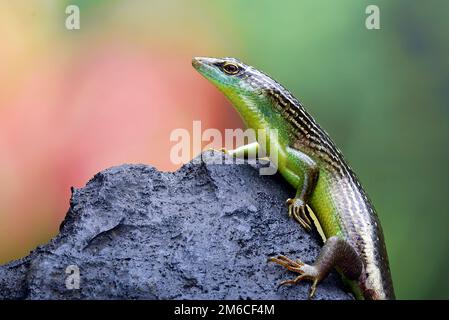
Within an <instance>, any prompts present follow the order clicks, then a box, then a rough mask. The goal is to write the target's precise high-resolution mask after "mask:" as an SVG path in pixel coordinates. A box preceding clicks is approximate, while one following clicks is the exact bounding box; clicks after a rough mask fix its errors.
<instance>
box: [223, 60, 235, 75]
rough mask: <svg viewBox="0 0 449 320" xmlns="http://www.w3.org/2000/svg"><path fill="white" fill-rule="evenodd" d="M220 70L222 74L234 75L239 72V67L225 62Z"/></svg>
mask: <svg viewBox="0 0 449 320" xmlns="http://www.w3.org/2000/svg"><path fill="white" fill-rule="evenodd" d="M221 68H222V69H223V71H224V72H226V73H227V74H231V75H235V74H237V73H239V72H240V68H239V66H238V65H236V64H234V63H231V62H226V63H225V64H223V66H222V67H221Z"/></svg>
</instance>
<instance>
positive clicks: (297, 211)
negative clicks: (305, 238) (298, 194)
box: [286, 198, 312, 232]
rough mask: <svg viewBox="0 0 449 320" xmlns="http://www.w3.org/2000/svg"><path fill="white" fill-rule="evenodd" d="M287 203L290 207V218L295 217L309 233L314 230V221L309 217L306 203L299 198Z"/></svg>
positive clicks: (288, 200)
mask: <svg viewBox="0 0 449 320" xmlns="http://www.w3.org/2000/svg"><path fill="white" fill-rule="evenodd" d="M286 203H287V205H288V216H289V217H291V216H293V218H295V220H296V221H298V222H299V224H300V225H301V226H302V227H303V228H304V229H305V230H306V231H307V232H309V231H310V230H312V221H311V220H310V218H309V217H308V215H307V212H306V204H305V203H304V201H302V200H301V199H299V198H293V199H290V198H289V199H287V201H286Z"/></svg>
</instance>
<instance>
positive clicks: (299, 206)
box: [282, 147, 319, 231]
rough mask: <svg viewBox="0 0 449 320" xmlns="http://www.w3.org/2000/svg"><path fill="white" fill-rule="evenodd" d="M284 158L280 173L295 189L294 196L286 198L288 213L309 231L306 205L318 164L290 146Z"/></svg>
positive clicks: (309, 224) (317, 172)
mask: <svg viewBox="0 0 449 320" xmlns="http://www.w3.org/2000/svg"><path fill="white" fill-rule="evenodd" d="M286 160H287V161H286V165H285V169H284V170H282V174H283V176H284V177H285V179H286V180H287V181H288V182H289V183H290V184H291V185H292V186H294V187H295V188H296V189H297V191H296V195H295V197H294V198H293V199H290V198H289V199H287V205H288V214H289V216H293V217H294V218H295V220H296V221H298V222H299V224H301V226H302V227H303V228H304V229H305V230H306V231H310V230H311V229H312V221H311V219H310V217H309V216H308V214H307V209H306V205H307V202H308V200H309V199H310V196H311V194H312V192H313V190H314V189H315V186H316V183H317V180H318V175H319V169H318V166H317V164H316V163H315V161H314V160H313V159H311V158H310V157H309V156H308V155H306V154H305V153H302V152H301V151H299V150H297V149H293V148H290V147H287V150H286Z"/></svg>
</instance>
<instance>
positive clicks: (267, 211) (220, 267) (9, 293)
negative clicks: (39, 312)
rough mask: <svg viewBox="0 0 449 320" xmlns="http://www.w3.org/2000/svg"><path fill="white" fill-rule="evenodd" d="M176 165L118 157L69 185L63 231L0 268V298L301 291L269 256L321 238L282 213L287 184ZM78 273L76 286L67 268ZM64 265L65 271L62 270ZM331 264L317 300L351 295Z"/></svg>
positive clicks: (253, 295) (315, 246) (310, 255)
mask: <svg viewBox="0 0 449 320" xmlns="http://www.w3.org/2000/svg"><path fill="white" fill-rule="evenodd" d="M203 157H204V158H203V160H204V161H205V162H207V164H206V163H204V162H201V161H198V159H196V160H197V161H196V163H189V164H187V165H185V166H183V167H182V168H181V169H180V170H178V171H177V172H174V173H164V172H159V171H157V170H156V169H154V168H152V167H151V166H147V165H121V166H118V167H113V168H110V169H107V170H104V171H102V172H100V173H98V174H97V175H95V176H94V177H93V178H92V180H90V181H89V182H88V183H87V185H86V186H85V187H84V188H81V189H73V194H72V198H71V201H70V209H69V211H68V213H67V216H66V218H65V220H64V222H63V223H62V224H61V228H60V233H59V234H58V235H57V236H56V237H55V238H54V239H52V240H51V241H50V242H49V243H48V244H46V245H43V246H40V247H38V248H37V249H35V250H34V251H33V252H31V254H30V255H29V256H27V257H25V258H23V259H20V260H17V261H13V262H11V263H8V264H6V265H4V266H1V267H0V298H2V299H307V295H308V290H309V287H310V283H307V282H305V283H303V284H301V285H296V286H283V287H280V288H277V285H278V283H279V282H280V281H282V280H285V279H289V278H292V277H294V276H296V274H294V273H292V272H288V271H286V270H284V269H283V268H281V267H279V266H277V265H274V264H271V263H270V264H268V263H267V257H269V256H273V255H277V254H286V255H288V256H291V257H301V258H302V259H303V260H304V261H305V262H312V261H313V260H314V259H315V258H316V256H317V255H318V252H319V248H320V241H319V236H318V235H317V234H316V233H311V234H308V233H306V232H304V231H303V230H302V229H301V228H300V226H299V225H298V224H297V223H295V222H294V221H293V220H292V219H290V218H288V215H287V212H286V206H285V204H284V201H285V199H286V198H288V197H289V196H290V195H291V194H292V192H293V190H290V189H288V188H286V184H285V182H283V180H282V179H281V178H280V177H279V176H260V175H259V172H258V170H257V166H256V165H254V164H253V165H249V164H212V162H215V163H218V162H221V161H222V160H223V159H225V158H224V157H223V155H222V154H218V155H217V154H216V155H213V154H211V153H205V154H203ZM70 265H72V266H76V267H78V268H79V271H80V278H79V279H80V282H79V289H73V288H72V289H68V288H67V286H66V282H68V284H69V288H70V284H72V287H73V284H75V287H76V282H73V279H74V278H73V274H72V275H71V274H70V268H69V269H67V267H68V266H70ZM66 271H67V272H69V274H67V273H66ZM342 288H343V287H342V283H341V281H340V279H339V276H338V275H337V274H336V273H335V272H334V273H332V274H331V275H330V276H329V277H328V278H327V279H325V280H324V281H323V282H322V283H321V285H320V286H319V287H318V290H317V293H316V299H352V296H351V295H350V294H348V293H345V292H344V290H343V289H342Z"/></svg>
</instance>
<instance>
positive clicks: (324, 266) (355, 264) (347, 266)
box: [269, 236, 363, 299]
mask: <svg viewBox="0 0 449 320" xmlns="http://www.w3.org/2000/svg"><path fill="white" fill-rule="evenodd" d="M269 261H270V262H274V263H277V264H279V265H281V266H283V267H285V268H286V269H287V270H290V271H293V272H296V273H299V274H300V275H299V276H297V277H296V278H294V279H292V280H285V281H283V282H281V283H280V286H282V285H286V284H297V283H298V282H300V281H302V280H311V281H312V286H311V288H310V293H309V299H311V298H313V296H314V294H315V291H316V287H317V285H318V283H319V282H320V281H321V280H323V279H324V278H326V276H327V275H328V274H329V272H330V271H331V270H332V268H334V267H338V268H339V270H340V271H341V273H343V275H344V276H346V277H347V278H348V279H353V280H355V279H358V277H359V276H360V274H361V273H362V269H363V263H362V260H361V259H360V257H359V255H358V254H357V252H356V251H355V250H354V248H353V247H352V246H351V245H350V244H349V243H348V242H347V241H346V240H344V239H342V238H340V237H337V236H333V237H330V238H329V239H327V240H326V242H325V243H324V246H323V248H321V251H320V254H319V256H318V258H317V259H316V261H315V263H313V264H311V265H309V264H306V263H304V262H302V261H301V260H296V261H295V260H292V259H290V258H287V257H286V256H282V255H280V256H277V257H272V258H270V259H269Z"/></svg>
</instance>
